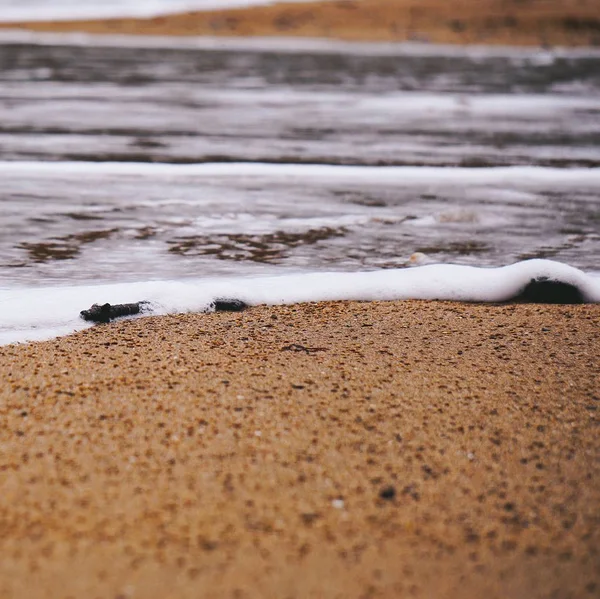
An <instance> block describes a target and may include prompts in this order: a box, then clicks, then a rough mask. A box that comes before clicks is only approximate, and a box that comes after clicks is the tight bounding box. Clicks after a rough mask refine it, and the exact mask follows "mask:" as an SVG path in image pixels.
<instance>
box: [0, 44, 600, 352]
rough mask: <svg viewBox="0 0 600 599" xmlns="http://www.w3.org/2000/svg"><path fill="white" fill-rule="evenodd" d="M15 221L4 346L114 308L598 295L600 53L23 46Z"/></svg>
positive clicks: (4, 204)
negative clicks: (533, 285)
mask: <svg viewBox="0 0 600 599" xmlns="http://www.w3.org/2000/svg"><path fill="white" fill-rule="evenodd" d="M0 215H1V220H2V227H1V229H0V309H1V310H0V312H1V314H2V316H0V342H4V343H7V342H12V341H21V340H26V339H37V338H48V337H51V336H53V335H56V334H62V333H65V332H69V331H71V330H75V329H76V328H79V327H81V326H87V325H84V323H82V322H81V321H80V320H79V318H78V312H79V310H81V309H84V308H87V307H89V305H90V304H91V303H92V302H95V301H100V302H104V301H109V302H112V303H115V302H127V301H138V300H142V299H144V300H149V301H151V302H153V306H155V309H156V311H157V312H160V313H164V312H172V311H182V310H183V311H185V310H203V309H206V308H207V307H208V306H209V304H210V300H211V299H214V297H216V296H218V295H223V294H225V295H232V294H233V295H235V296H237V297H240V298H244V299H245V300H246V301H248V302H249V303H260V302H263V303H281V302H282V301H286V302H290V301H310V300H318V299H325V298H328V299H349V298H352V299H376V298H380V299H391V298H392V297H398V298H400V297H422V298H431V299H434V298H438V299H461V300H465V301H469V300H471V301H482V300H487V301H498V300H499V299H502V298H504V299H507V298H509V297H511V294H512V295H514V294H515V293H516V291H518V289H519V288H522V287H523V286H524V285H525V284H526V283H527V281H528V280H529V279H530V278H532V277H536V276H547V277H550V278H558V279H561V280H566V279H565V277H566V278H567V279H569V280H571V278H572V277H575V278H574V279H572V281H575V282H576V284H577V286H579V287H580V288H581V289H582V290H585V292H584V295H585V297H586V299H587V300H588V301H597V295H596V294H597V283H598V278H597V273H598V271H600V267H599V264H600V53H599V52H597V51H593V50H590V51H586V50H577V51H575V50H573V51H567V50H554V51H551V50H543V51H537V50H536V51H522V50H515V49H506V48H504V49H503V48H495V49H486V48H467V49H462V48H448V47H442V46H427V45H424V46H419V45H410V44H409V45H387V44H347V43H333V42H318V41H311V40H304V41H301V40H299V41H290V40H277V39H274V40H211V39H203V40H199V39H184V40H182V39H169V38H157V39H154V38H134V39H133V38H120V37H108V38H93V37H87V36H82V35H71V36H55V35H33V34H27V33H22V32H21V33H14V32H13V33H9V32H6V33H3V34H2V35H1V36H0ZM531 259H534V260H539V259H543V260H544V261H542V262H539V261H534V262H524V263H523V264H522V265H517V266H518V268H517V269H516V270H510V269H508V270H506V269H503V268H501V267H504V266H506V265H510V264H513V263H520V262H523V261H527V260H531ZM548 260H552V261H554V262H548ZM427 263H437V266H435V268H434V269H433V270H432V268H431V267H427V268H425V267H421V268H409V267H410V266H414V265H415V264H416V265H420V264H427ZM557 263H559V264H557ZM560 263H563V264H567V265H569V266H570V267H573V268H575V269H578V270H576V271H572V270H571V269H570V268H567V270H564V268H566V267H563V266H562V265H561V264H560ZM453 264H454V265H459V268H458V270H456V268H455V267H454V266H452V265H453ZM440 265H441V266H440ZM580 271H583V272H585V273H587V274H582V273H581V272H580ZM411 273H416V274H411ZM490 277H491V278H490ZM324 282H326V285H325V286H324ZM497 286H499V287H497ZM324 289H326V290H327V291H326V292H325V291H324Z"/></svg>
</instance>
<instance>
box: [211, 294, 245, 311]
mask: <svg viewBox="0 0 600 599" xmlns="http://www.w3.org/2000/svg"><path fill="white" fill-rule="evenodd" d="M213 306H214V308H215V312H241V311H242V310H245V309H246V308H247V307H248V304H247V303H246V302H243V301H242V300H239V299H232V298H225V297H220V298H217V299H216V300H215V301H214V302H213Z"/></svg>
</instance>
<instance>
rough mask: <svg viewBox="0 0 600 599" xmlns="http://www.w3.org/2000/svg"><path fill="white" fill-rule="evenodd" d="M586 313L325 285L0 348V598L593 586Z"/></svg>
mask: <svg viewBox="0 0 600 599" xmlns="http://www.w3.org/2000/svg"><path fill="white" fill-rule="evenodd" d="M599 321H600V306H598V305H592V306H589V305H588V306H540V305H506V306H496V305H490V306H485V305H464V304H463V305H461V304H454V303H441V302H438V303H435V302H431V303H427V302H388V303H384V302H382V303H359V302H355V303H342V302H340V303H323V304H305V305H298V306H291V307H258V308H252V309H250V310H249V311H247V312H244V313H240V314H211V315H180V316H169V317H155V318H143V319H139V320H130V321H123V322H119V323H114V324H111V325H99V326H96V327H94V328H91V329H89V330H86V331H83V332H80V333H78V334H75V335H72V336H70V337H65V338H62V339H58V340H54V341H49V342H45V343H34V344H31V345H21V346H8V347H3V348H0V370H1V377H2V381H3V383H2V390H1V396H0V410H1V414H2V416H1V420H0V555H1V556H2V559H1V560H0V597H2V598H4V597H11V598H12V597H15V598H16V597H19V598H25V597H27V598H28V599H35V598H38V597H53V598H57V597H73V598H79V597H86V598H92V597H111V598H116V597H120V598H128V597H144V598H160V599H166V598H169V597H177V598H184V597H185V598H187V597H189V598H198V597H203V598H204V597H240V598H242V597H277V598H292V597H298V598H301V597H327V598H329V597H343V598H347V597H390V598H397V597H406V596H410V597H413V596H414V597H435V598H446V597H447V598H454V597H460V598H461V599H469V598H477V599H480V598H481V597H486V599H489V598H492V597H499V598H506V597H511V598H512V599H515V598H523V599H530V598H535V597H557V598H563V597H598V595H599V594H600V436H599V434H598V433H599V432H600V429H599V427H598V424H599V420H598V416H599V408H600V391H599V389H600V385H599V383H600V381H599V378H600V377H599V373H600V366H599V362H598V354H599V352H600V329H599V327H598V324H599Z"/></svg>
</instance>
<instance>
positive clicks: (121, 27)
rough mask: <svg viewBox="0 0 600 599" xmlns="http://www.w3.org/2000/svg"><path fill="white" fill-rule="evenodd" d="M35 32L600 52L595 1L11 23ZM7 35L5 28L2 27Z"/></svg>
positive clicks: (366, 3)
mask: <svg viewBox="0 0 600 599" xmlns="http://www.w3.org/2000/svg"><path fill="white" fill-rule="evenodd" d="M6 26H7V27H24V28H28V29H34V30H37V31H85V32H91V33H120V34H152V35H211V36H273V35H275V36H282V35H284V36H301V37H324V38H339V39H346V40H362V41H367V40H369V41H407V40H412V41H424V42H436V43H452V44H474V43H475V44H506V45H520V46H547V45H549V46H557V45H558V46H597V45H600V17H599V12H598V0H578V2H564V0H477V1H476V2H474V1H473V0H451V1H446V0H339V1H336V2H314V3H308V4H307V3H299V4H283V5H276V4H275V5H269V6H259V7H253V8H250V9H232V10H220V11H218V10H217V11H206V12H193V13H187V14H179V15H172V16H164V17H162V16H161V17H157V18H152V19H108V20H101V21H81V22H63V23H43V22H40V23H10V24H8V25H6ZM2 27H5V25H2Z"/></svg>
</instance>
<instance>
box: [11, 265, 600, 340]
mask: <svg viewBox="0 0 600 599" xmlns="http://www.w3.org/2000/svg"><path fill="white" fill-rule="evenodd" d="M541 279H547V280H550V281H558V282H562V283H565V284H567V285H570V286H572V287H575V288H576V289H578V290H579V293H580V294H581V297H582V299H583V301H585V302H588V303H599V302H600V277H598V276H596V275H591V274H586V273H584V272H583V271H581V270H578V269H576V268H573V267H571V266H568V265H566V264H562V263H559V262H554V261H551V260H527V261H524V262H518V263H516V264H512V265H510V266H504V267H497V268H480V267H474V266H464V265H455V264H430V265H426V266H418V267H414V268H404V269H389V270H380V271H368V272H351V273H348V272H318V273H301V274H285V275H280V276H270V277H253V278H248V277H236V278H213V279H202V280H188V281H152V282H140V283H123V284H111V285H87V286H79V287H43V288H32V287H21V288H1V289H0V343H1V344H8V343H14V342H22V341H34V340H43V339H50V338H53V337H57V336H61V335H65V334H68V333H71V332H74V331H77V330H80V329H83V328H86V327H88V326H90V325H89V324H88V323H85V322H84V321H83V320H82V319H81V318H80V316H79V312H80V311H81V310H82V309H85V308H88V307H89V306H90V305H91V304H93V303H100V304H102V303H105V302H109V303H111V304H118V303H129V302H137V301H141V300H146V301H148V302H150V305H151V307H152V310H151V313H152V314H155V315H156V314H174V313H183V312H206V311H210V309H211V304H212V302H213V301H214V299H216V298H223V297H225V298H236V299H240V300H242V301H244V302H246V303H247V304H249V305H250V306H252V305H259V304H266V305H277V304H294V303H302V302H319V301H334V300H362V301H374V300H408V299H420V300H448V301H459V302H505V301H510V300H511V299H514V298H516V297H518V296H519V295H520V294H521V293H522V292H523V290H524V289H525V287H526V286H527V284H528V283H530V282H531V281H532V280H541Z"/></svg>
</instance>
